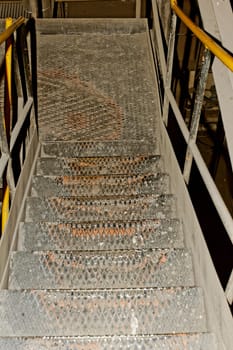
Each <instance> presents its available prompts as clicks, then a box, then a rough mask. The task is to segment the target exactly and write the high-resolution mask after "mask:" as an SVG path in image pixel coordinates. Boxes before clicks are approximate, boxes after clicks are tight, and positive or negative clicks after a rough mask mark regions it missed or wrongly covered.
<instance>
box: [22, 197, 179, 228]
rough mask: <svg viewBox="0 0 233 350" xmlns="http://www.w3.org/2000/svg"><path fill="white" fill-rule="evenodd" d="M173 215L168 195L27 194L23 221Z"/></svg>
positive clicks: (87, 219)
mask: <svg viewBox="0 0 233 350" xmlns="http://www.w3.org/2000/svg"><path fill="white" fill-rule="evenodd" d="M174 215H175V200H174V197H173V196H172V195H148V196H139V197H136V196H133V197H131V198H130V197H116V198H103V199H93V200H91V199H83V200H81V199H79V198H76V197H50V198H39V197H30V198H27V203H26V214H25V221H27V222H32V221H74V222H77V221H78V222H86V221H91V222H95V221H104V222H106V221H109V220H110V221H115V220H141V219H165V218H171V217H174Z"/></svg>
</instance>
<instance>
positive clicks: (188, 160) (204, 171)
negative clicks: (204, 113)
mask: <svg viewBox="0 0 233 350" xmlns="http://www.w3.org/2000/svg"><path fill="white" fill-rule="evenodd" d="M171 8H172V10H173V11H172V15H171V25H170V36H169V40H168V46H167V52H166V53H165V49H164V43H163V36H162V31H161V28H160V25H159V23H160V18H159V11H158V7H157V1H156V0H152V14H153V19H154V25H155V32H154V35H155V40H156V45H155V47H156V48H157V51H156V56H157V60H158V63H159V70H160V74H161V79H162V86H163V91H164V93H163V97H162V104H163V108H162V117H163V121H164V123H165V125H167V123H168V115H169V108H171V109H172V111H173V114H174V116H175V118H176V121H177V124H178V126H179V128H180V131H181V133H182V135H183V138H184V140H185V142H186V144H187V150H186V157H185V162H184V170H183V177H184V180H185V182H186V183H187V184H188V183H189V178H190V172H191V167H192V161H193V159H194V161H195V163H196V166H197V168H198V170H199V173H200V175H201V177H202V180H203V182H204V184H205V186H206V188H207V190H208V192H209V195H210V197H211V199H212V201H213V204H214V206H215V208H216V210H217V212H218V215H219V217H220V219H221V221H222V223H223V225H224V227H225V230H226V232H227V234H228V236H229V238H230V241H231V243H232V244H233V220H232V216H231V214H230V213H229V210H228V209H227V207H226V205H225V202H224V200H223V199H222V196H221V195H220V193H219V191H218V189H217V187H216V185H215V182H214V181H213V179H212V176H211V175H210V172H209V170H208V168H207V166H206V163H205V161H204V160H203V157H202V155H201V153H200V151H199V149H198V147H197V144H196V138H197V132H198V128H199V120H200V115H201V110H202V104H203V99H204V92H205V88H206V80H207V76H208V72H209V68H210V64H211V53H213V54H214V55H215V56H217V57H218V58H219V59H220V60H221V61H222V62H223V63H224V64H225V65H226V66H227V67H228V68H229V69H230V70H231V71H233V57H232V56H231V55H230V54H229V53H228V52H226V51H225V50H224V49H223V48H222V47H220V46H219V45H218V44H217V43H215V42H214V41H213V40H212V39H211V38H210V37H209V36H208V35H207V34H206V33H205V32H204V31H203V30H202V29H200V28H199V27H197V26H196V25H195V24H194V23H193V22H192V21H191V20H190V18H188V17H187V16H186V15H185V14H184V12H183V11H182V10H181V9H180V8H179V6H178V5H177V1H176V0H171ZM177 16H178V17H179V18H180V19H181V21H182V22H183V23H184V24H185V25H186V26H187V27H188V28H189V29H190V30H191V31H192V33H193V34H194V35H195V36H196V37H197V38H198V39H199V40H200V41H201V43H202V44H203V45H204V50H203V56H202V64H201V69H200V74H199V81H198V85H197V89H196V94H195V100H194V108H193V112H192V117H191V123H190V128H189V129H188V127H187V126H186V123H185V121H184V117H183V116H182V113H181V111H180V109H179V107H178V104H177V101H176V99H175V96H174V94H173V92H172V90H171V82H172V71H173V61H174V47H175V36H176V22H177ZM225 295H226V298H227V300H228V302H229V303H230V304H232V302H233V270H232V272H231V275H230V278H229V281H228V283H227V287H226V290H225Z"/></svg>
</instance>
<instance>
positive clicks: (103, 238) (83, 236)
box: [18, 219, 184, 251]
mask: <svg viewBox="0 0 233 350" xmlns="http://www.w3.org/2000/svg"><path fill="white" fill-rule="evenodd" d="M183 245H184V244H183V236H182V231H181V223H180V222H179V220H177V219H170V220H166V219H158V220H141V221H130V222H117V221H116V222H114V221H113V222H106V223H104V222H103V223H99V222H98V223H96V222H92V223H86V222H84V223H75V222H74V223H61V222H60V223H59V222H37V223H34V222H33V223H32V222H27V223H21V224H20V230H19V242H18V249H20V250H28V251H35V250H85V249H86V248H87V247H88V249H89V250H113V249H116V250H117V249H138V248H167V247H174V248H182V247H183Z"/></svg>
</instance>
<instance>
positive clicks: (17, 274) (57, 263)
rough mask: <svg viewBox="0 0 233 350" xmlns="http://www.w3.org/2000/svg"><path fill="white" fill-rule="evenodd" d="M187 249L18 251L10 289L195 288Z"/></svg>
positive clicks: (13, 257)
mask: <svg viewBox="0 0 233 350" xmlns="http://www.w3.org/2000/svg"><path fill="white" fill-rule="evenodd" d="M193 284H194V279H193V273H192V259H191V256H190V254H189V253H188V252H187V251H186V250H174V249H157V250H154V249H153V250H151V249H150V250H126V251H104V252H96V251H95V252H89V251H88V252H87V251H86V252H79V251H69V252H55V251H43V252H34V253H29V252H15V253H13V254H12V260H11V274H10V279H9V288H10V289H31V288H33V289H60V288H61V289H90V288H92V289H95V288H143V287H175V286H177V287H178V286H192V285H193Z"/></svg>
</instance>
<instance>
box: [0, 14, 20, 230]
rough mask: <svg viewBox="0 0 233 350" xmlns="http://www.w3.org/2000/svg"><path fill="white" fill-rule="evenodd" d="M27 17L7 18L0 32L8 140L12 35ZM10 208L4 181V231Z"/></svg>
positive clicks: (2, 226)
mask: <svg viewBox="0 0 233 350" xmlns="http://www.w3.org/2000/svg"><path fill="white" fill-rule="evenodd" d="M24 21H25V19H24V18H23V17H20V18H18V19H17V20H16V21H15V22H14V23H13V20H12V18H7V19H6V25H5V28H6V30H5V31H4V32H3V33H1V34H0V45H1V44H2V43H3V42H6V43H7V45H6V52H5V74H6V80H5V82H6V86H5V98H4V100H5V101H4V103H5V107H4V110H5V115H4V126H5V131H6V137H7V141H8V142H9V140H10V128H11V125H10V124H11V122H10V120H11V115H10V114H11V104H12V86H11V85H12V42H11V35H12V34H13V33H14V32H15V30H16V29H17V28H19V27H20V26H21V24H23V23H24ZM9 208H10V188H9V186H8V185H7V183H6V181H4V187H3V200H2V223H1V232H2V233H3V232H4V229H5V226H6V223H7V220H8V216H9Z"/></svg>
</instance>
